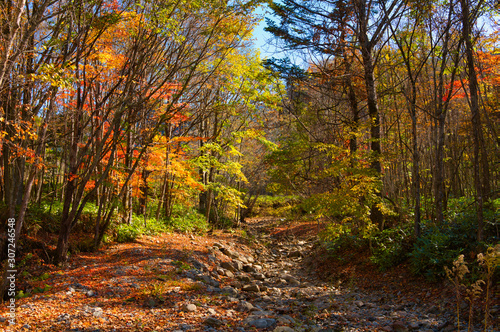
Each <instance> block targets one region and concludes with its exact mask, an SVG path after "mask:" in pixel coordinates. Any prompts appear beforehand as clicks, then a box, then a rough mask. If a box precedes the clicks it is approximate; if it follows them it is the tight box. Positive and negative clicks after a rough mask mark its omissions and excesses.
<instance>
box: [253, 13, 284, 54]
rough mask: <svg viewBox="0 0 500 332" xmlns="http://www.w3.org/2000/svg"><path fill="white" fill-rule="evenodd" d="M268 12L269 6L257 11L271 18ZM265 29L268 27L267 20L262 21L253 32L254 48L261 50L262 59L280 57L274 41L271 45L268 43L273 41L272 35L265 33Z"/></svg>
mask: <svg viewBox="0 0 500 332" xmlns="http://www.w3.org/2000/svg"><path fill="white" fill-rule="evenodd" d="M266 10H267V11H268V10H269V9H268V8H267V6H266V7H264V8H262V7H261V8H259V9H258V10H257V11H256V13H257V14H258V15H264V16H267V17H270V14H266ZM265 27H266V20H265V19H262V21H261V22H260V23H259V25H258V26H257V27H256V28H255V30H254V31H253V39H254V47H255V48H258V49H260V55H261V57H262V58H266V57H272V56H274V57H279V56H278V55H277V54H276V48H275V47H273V44H272V41H271V43H268V41H269V40H270V39H272V35H271V34H270V33H269V32H267V31H264V28H265Z"/></svg>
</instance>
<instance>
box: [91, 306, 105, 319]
mask: <svg viewBox="0 0 500 332" xmlns="http://www.w3.org/2000/svg"><path fill="white" fill-rule="evenodd" d="M93 311H94V312H93V313H92V315H93V316H94V317H96V318H100V317H102V316H103V315H104V311H102V308H99V307H95V308H94V310H93Z"/></svg>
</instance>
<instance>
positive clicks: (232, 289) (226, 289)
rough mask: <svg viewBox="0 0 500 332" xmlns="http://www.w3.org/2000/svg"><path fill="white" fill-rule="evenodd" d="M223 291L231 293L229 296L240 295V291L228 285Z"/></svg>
mask: <svg viewBox="0 0 500 332" xmlns="http://www.w3.org/2000/svg"><path fill="white" fill-rule="evenodd" d="M221 293H222V294H225V295H229V296H236V295H238V291H237V290H236V289H234V288H233V287H231V286H226V287H224V288H222V289H221Z"/></svg>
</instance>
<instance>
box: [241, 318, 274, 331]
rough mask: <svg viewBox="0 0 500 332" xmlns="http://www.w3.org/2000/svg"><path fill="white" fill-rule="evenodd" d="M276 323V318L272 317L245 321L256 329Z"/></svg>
mask: <svg viewBox="0 0 500 332" xmlns="http://www.w3.org/2000/svg"><path fill="white" fill-rule="evenodd" d="M275 323H276V319H272V318H259V319H255V320H251V321H249V322H248V323H247V325H248V326H251V327H255V328H257V329H267V328H268V327H271V326H272V325H274V324H275Z"/></svg>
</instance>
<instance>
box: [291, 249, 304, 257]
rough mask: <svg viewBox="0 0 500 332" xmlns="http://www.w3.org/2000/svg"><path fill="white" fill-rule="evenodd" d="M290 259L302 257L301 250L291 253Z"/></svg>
mask: <svg viewBox="0 0 500 332" xmlns="http://www.w3.org/2000/svg"><path fill="white" fill-rule="evenodd" d="M288 257H291V258H292V257H302V253H301V252H300V250H294V251H291V252H290V253H289V254H288Z"/></svg>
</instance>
